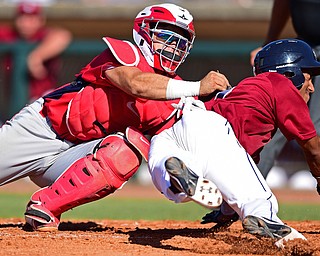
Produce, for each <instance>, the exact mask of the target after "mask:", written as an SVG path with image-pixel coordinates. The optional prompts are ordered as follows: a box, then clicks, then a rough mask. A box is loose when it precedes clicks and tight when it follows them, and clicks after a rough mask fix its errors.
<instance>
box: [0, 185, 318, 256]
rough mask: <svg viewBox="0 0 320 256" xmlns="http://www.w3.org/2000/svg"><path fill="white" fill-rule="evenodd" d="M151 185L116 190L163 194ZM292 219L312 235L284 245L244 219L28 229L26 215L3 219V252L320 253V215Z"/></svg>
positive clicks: (309, 197)
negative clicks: (257, 233)
mask: <svg viewBox="0 0 320 256" xmlns="http://www.w3.org/2000/svg"><path fill="white" fill-rule="evenodd" d="M24 187H25V188H26V186H24ZM20 188H21V186H20ZM7 189H9V190H10V186H9V187H8V188H7ZM12 189H14V187H12ZM146 189H147V188H145V189H141V187H134V186H133V187H130V186H128V187H125V189H123V190H121V191H119V192H118V193H117V194H116V195H115V196H119V197H122V196H127V195H128V193H130V195H131V196H135V197H139V196H143V197H145V196H146V195H148V196H151V197H156V196H161V195H159V193H158V192H157V191H155V190H153V189H150V188H148V189H147V190H148V191H146ZM275 194H276V195H277V197H278V199H279V201H280V203H281V201H284V200H285V201H290V200H294V201H296V202H297V201H304V202H319V201H320V200H319V199H320V198H319V196H318V195H317V194H316V193H314V192H305V193H303V192H301V191H281V192H280V191H278V192H275ZM319 203H320V202H319ZM319 207H320V204H319ZM287 224H289V225H291V226H292V227H294V228H296V229H297V230H299V231H300V232H301V233H302V234H303V235H304V236H305V237H306V238H307V239H308V241H302V240H297V241H294V242H290V243H288V244H286V247H285V248H284V249H282V250H281V249H278V248H277V247H276V246H275V245H274V241H272V240H270V239H258V238H256V237H254V236H252V235H250V234H247V233H245V232H243V230H242V226H241V222H240V221H238V222H236V223H234V224H233V225H232V226H231V227H230V228H229V229H227V230H224V231H220V232H214V231H213V230H211V229H210V228H211V226H212V225H211V224H206V225H201V224H199V222H198V221H195V222H193V221H169V220H167V221H144V220H141V221H128V220H121V221H118V220H117V221H115V220H103V221H100V220H83V221H68V220H63V221H62V223H61V225H60V227H59V231H57V232H51V233H44V232H32V231H30V230H28V229H27V228H26V227H25V225H24V221H23V220H22V219H2V220H0V248H1V250H0V255H33V256H37V255H39V256H40V255H41V256H47V255H50V256H52V255H59V256H60V255H77V256H79V255H99V256H100V255H107V256H122V255H126V256H129V255H134V256H136V255H148V256H160V255H161V256H171V255H172V256H176V255H178V256H196V255H320V243H319V241H320V221H307V222H293V221H288V222H287Z"/></svg>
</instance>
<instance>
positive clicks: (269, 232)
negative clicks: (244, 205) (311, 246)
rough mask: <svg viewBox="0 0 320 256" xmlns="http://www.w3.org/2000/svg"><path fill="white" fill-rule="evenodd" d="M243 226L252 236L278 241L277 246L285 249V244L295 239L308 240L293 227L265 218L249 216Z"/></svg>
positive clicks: (244, 220)
mask: <svg viewBox="0 0 320 256" xmlns="http://www.w3.org/2000/svg"><path fill="white" fill-rule="evenodd" d="M242 226H243V228H244V229H245V230H247V231H248V232H249V233H250V234H252V235H256V236H260V237H271V238H273V239H276V240H277V241H276V243H275V245H276V246H277V247H279V248H284V243H285V242H287V241H289V240H293V239H302V240H307V239H306V238H305V237H304V236H303V235H302V234H301V233H299V232H298V231H297V230H295V229H294V228H292V227H289V226H287V225H284V224H280V223H277V222H275V221H272V220H269V219H267V218H263V217H260V218H259V217H256V216H252V215H248V216H247V217H245V218H244V219H243V221H242Z"/></svg>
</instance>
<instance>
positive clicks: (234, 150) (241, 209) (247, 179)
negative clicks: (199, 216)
mask: <svg viewBox="0 0 320 256" xmlns="http://www.w3.org/2000/svg"><path fill="white" fill-rule="evenodd" d="M172 156H175V157H178V158H179V159H181V160H182V161H183V162H184V163H185V164H186V165H187V166H188V167H189V168H190V169H191V170H193V171H194V172H195V173H196V174H197V175H199V176H202V177H204V178H206V179H208V180H211V181H212V182H214V183H215V184H216V186H217V187H218V188H219V190H220V191H221V193H222V195H223V199H224V200H225V201H226V202H227V203H228V204H229V205H230V206H231V207H232V208H233V210H234V211H236V212H237V213H238V214H239V216H240V219H243V218H245V217H246V216H247V215H254V216H258V217H266V218H268V219H272V220H274V221H277V222H279V223H282V222H281V220H280V219H279V218H278V217H277V212H278V203H277V200H276V198H275V196H274V195H273V193H272V192H271V190H270V188H269V187H268V185H267V183H266V181H265V179H264V178H263V177H262V175H261V173H260V171H259V170H258V168H257V166H256V165H255V163H254V162H253V160H252V159H251V157H250V156H249V155H248V154H247V152H246V151H245V150H244V148H243V147H242V146H241V145H240V144H239V142H238V140H237V138H236V137H235V135H234V133H233V130H232V128H231V125H230V124H229V123H228V121H227V120H226V119H225V118H223V117H222V116H220V115H218V114H216V113H214V112H212V111H205V110H202V109H196V110H192V111H184V114H183V117H182V119H181V120H180V121H178V122H177V123H176V124H175V125H174V126H173V127H171V128H170V129H167V130H165V131H163V132H161V133H160V134H159V135H156V136H154V137H153V138H152V141H151V148H150V152H149V170H150V173H151V176H152V180H153V182H154V184H155V186H156V188H157V189H158V190H159V191H160V192H162V193H163V194H164V195H165V196H166V197H167V198H168V199H170V200H173V201H175V202H176V203H180V202H185V201H187V200H186V199H187V196H186V195H185V194H184V193H180V194H174V193H172V191H171V190H170V189H169V187H170V179H169V174H168V173H167V172H166V169H165V165H164V163H165V161H166V160H167V159H168V158H169V157H172Z"/></svg>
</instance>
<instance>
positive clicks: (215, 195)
mask: <svg viewBox="0 0 320 256" xmlns="http://www.w3.org/2000/svg"><path fill="white" fill-rule="evenodd" d="M165 167H166V170H167V172H168V173H169V176H170V182H171V190H172V191H173V192H184V193H186V194H187V196H188V197H189V198H190V199H192V200H193V201H195V202H196V203H198V204H200V205H202V206H204V207H207V208H209V209H213V208H217V207H219V206H220V205H221V203H222V201H223V199H222V195H221V193H220V191H219V189H218V188H217V186H216V185H215V184H214V183H213V182H211V181H209V180H207V179H204V178H201V177H199V176H198V175H197V174H195V173H194V172H193V171H192V170H191V169H190V168H188V167H187V166H186V165H185V164H184V162H182V161H181V160H180V159H179V158H176V157H170V158H168V159H167V160H166V162H165Z"/></svg>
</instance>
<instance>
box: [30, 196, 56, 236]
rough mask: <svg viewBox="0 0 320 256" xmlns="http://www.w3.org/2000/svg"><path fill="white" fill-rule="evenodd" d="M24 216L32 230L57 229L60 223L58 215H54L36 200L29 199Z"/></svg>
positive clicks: (49, 230) (45, 230) (47, 230)
mask: <svg viewBox="0 0 320 256" xmlns="http://www.w3.org/2000/svg"><path fill="white" fill-rule="evenodd" d="M24 216H25V220H26V223H27V224H29V225H30V226H31V228H32V229H33V230H34V231H43V232H51V231H57V230H58V227H59V224H60V220H59V219H60V216H59V217H56V216H54V215H53V214H52V213H51V212H50V211H49V210H48V209H46V208H45V207H43V206H42V205H41V203H40V202H37V201H32V200H31V201H30V202H29V203H28V205H27V209H26V212H25V213H24Z"/></svg>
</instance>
